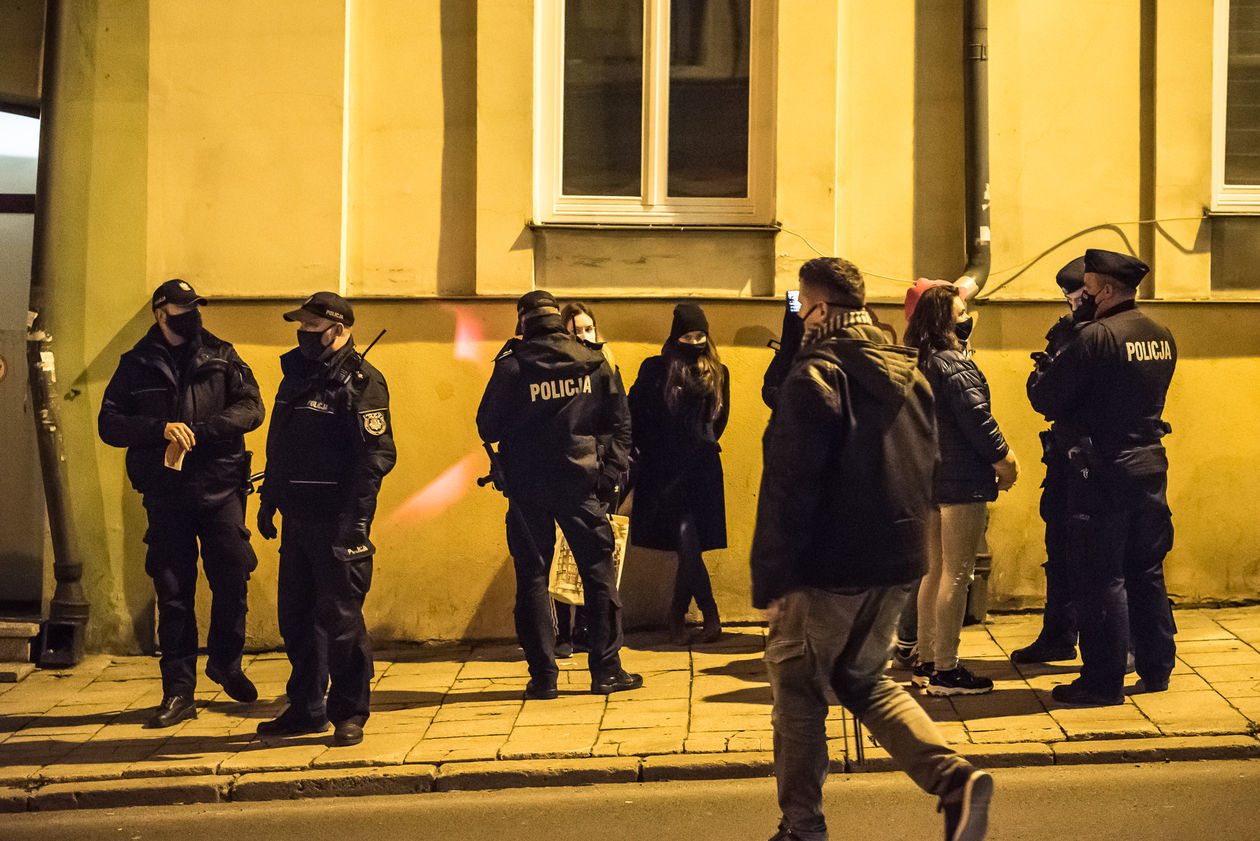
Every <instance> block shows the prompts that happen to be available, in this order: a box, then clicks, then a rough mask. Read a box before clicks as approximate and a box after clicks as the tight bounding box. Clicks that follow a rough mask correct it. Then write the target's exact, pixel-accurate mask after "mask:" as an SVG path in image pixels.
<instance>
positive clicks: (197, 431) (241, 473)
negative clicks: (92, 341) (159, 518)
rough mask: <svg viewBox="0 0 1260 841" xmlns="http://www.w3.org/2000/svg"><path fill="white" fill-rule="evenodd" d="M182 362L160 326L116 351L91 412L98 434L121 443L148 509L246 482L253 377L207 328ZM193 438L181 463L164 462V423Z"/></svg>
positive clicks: (257, 409) (197, 503)
mask: <svg viewBox="0 0 1260 841" xmlns="http://www.w3.org/2000/svg"><path fill="white" fill-rule="evenodd" d="M179 358H180V359H184V360H185V364H184V365H183V366H182V369H181V366H180V365H179V364H178V363H177V362H176V355H175V354H173V353H172V351H171V347H170V346H169V345H168V344H167V343H166V340H165V338H164V337H163V335H162V331H161V328H159V327H158V326H157V325H156V324H155V325H153V327H151V328H150V329H149V332H148V333H147V334H145V336H144V338H142V339H141V340H140V341H139V342H137V343H136V345H135V347H133V348H132V349H131V350H129V351H127V352H126V353H124V354H123V355H122V358H121V359H120V360H119V362H118V369H117V370H116V371H115V372H114V376H113V377H112V378H111V379H110V381H109V385H108V386H106V387H105V399H104V400H103V401H102V403H101V411H100V415H99V416H98V418H97V429H98V431H99V433H100V436H101V440H102V441H104V442H105V443H106V444H109V445H111V446H114V447H126V448H127V477H128V478H129V479H130V480H131V484H132V486H133V487H134V488H135V489H136V490H137V491H139V492H140V493H141V494H142V495H143V496H144V503H145V505H146V506H147V507H150V508H154V507H157V508H175V507H178V508H189V507H195V508H215V507H218V506H220V505H222V504H223V503H224V502H226V501H227V500H228V499H229V498H230V497H231V496H232V495H233V494H239V493H243V492H244V489H245V488H246V486H247V485H248V481H249V453H247V452H246V451H245V433H246V432H249V431H250V430H253V429H257V428H258V426H259V425H261V424H262V421H263V404H262V400H261V398H260V397H259V394H258V383H257V382H256V381H255V380H254V374H253V372H252V371H251V370H250V369H249V366H248V365H246V364H245V362H244V361H243V360H242V359H241V358H240V356H238V355H237V353H236V349H235V348H233V347H232V345H230V344H228V343H227V342H225V341H223V340H222V339H219V338H217V337H216V336H214V335H212V334H211V333H210V332H208V331H206V330H202V331H201V334H200V336H199V337H197V338H196V339H193V340H192V341H191V342H190V343H189V348H188V350H187V351H186V352H184V353H182V354H179ZM177 422H182V423H185V424H187V425H188V426H189V427H190V428H191V429H192V432H193V435H194V436H195V437H196V444H195V446H194V447H193V448H192V449H191V450H189V451H188V453H187V454H186V456H185V457H184V463H183V465H182V469H181V470H172V469H171V468H168V467H166V466H165V454H166V447H167V445H168V444H169V443H170V442H169V441H167V440H166V438H165V435H164V433H165V429H166V424H168V423H177Z"/></svg>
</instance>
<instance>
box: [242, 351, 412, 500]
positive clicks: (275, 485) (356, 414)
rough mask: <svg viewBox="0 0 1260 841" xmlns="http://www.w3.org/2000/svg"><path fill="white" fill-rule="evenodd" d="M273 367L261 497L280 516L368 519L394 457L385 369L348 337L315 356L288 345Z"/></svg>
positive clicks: (395, 452)
mask: <svg viewBox="0 0 1260 841" xmlns="http://www.w3.org/2000/svg"><path fill="white" fill-rule="evenodd" d="M280 370H281V371H282V372H283V373H284V378H283V379H282V380H281V381H280V388H279V389H278V390H277V391H276V405H275V408H274V409H273V410H272V414H271V426H270V427H269V428H268V429H267V478H266V480H265V481H264V482H263V486H262V497H263V500H264V501H266V502H268V503H270V504H272V505H275V506H276V508H278V509H279V511H280V513H281V514H284V515H285V516H286V517H287V516H290V515H297V516H299V517H306V518H321V519H325V518H326V519H328V520H329V521H330V522H331V521H340V522H343V523H344V522H345V521H347V520H366V521H367V522H368V523H369V524H370V523H371V521H372V518H373V517H374V516H375V514H376V496H377V494H378V493H380V490H381V480H382V479H383V478H384V477H385V474H386V473H388V472H389V471H390V470H391V469H392V468H393V466H394V462H395V460H396V459H397V451H396V449H395V447H394V429H393V423H392V421H391V419H390V414H389V388H388V386H387V385H386V384H385V377H384V375H382V374H381V372H380V371H378V370H376V368H375V367H373V366H372V364H371V363H370V362H368V361H367V360H365V359H364V358H363V357H362V356H360V355H359V353H358V352H357V351H356V350H355V349H354V343H353V341H351V342H348V343H347V344H345V345H344V346H343V347H342V348H341V349H340V350H338V351H337V352H336V353H334V354H333V355H332V356H331V357H330V358H329V359H327V360H323V361H318V362H312V361H311V360H309V359H307V358H306V357H304V356H302V353H301V351H300V350H298V349H297V348H294V349H293V350H291V351H289V352H288V353H285V354H284V355H283V356H281V357H280Z"/></svg>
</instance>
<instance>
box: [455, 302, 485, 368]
mask: <svg viewBox="0 0 1260 841" xmlns="http://www.w3.org/2000/svg"><path fill="white" fill-rule="evenodd" d="M482 339H483V337H482V335H481V325H480V324H479V323H478V322H477V320H476V319H475V318H473V317H472V316H471V315H469V314H468V311H467V310H465V309H464V308H463V307H456V308H455V349H454V354H455V358H456V359H466V360H468V361H469V362H485V361H486V360H485V352H484V351H483V350H482V348H481V342H482Z"/></svg>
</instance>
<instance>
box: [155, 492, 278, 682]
mask: <svg viewBox="0 0 1260 841" xmlns="http://www.w3.org/2000/svg"><path fill="white" fill-rule="evenodd" d="M146 508H147V511H148V515H149V529H148V531H147V532H146V533H145V535H144V542H145V543H147V544H148V547H149V548H148V552H147V553H146V555H145V562H144V569H145V572H147V573H148V574H149V576H150V577H151V578H152V579H153V589H154V590H155V591H156V593H157V608H158V629H157V630H158V645H159V646H160V647H161V649H162V657H161V659H160V660H159V661H158V662H159V667H160V668H161V671H162V694H163V695H191V694H192V692H193V690H194V689H195V688H196V686H197V639H198V637H197V612H196V598H197V555H198V543H200V554H201V564H202V567H203V568H204V569H205V571H206V581H207V582H208V583H209V584H210V629H209V632H208V634H207V637H206V649H207V652H208V659H209V661H210V663H212V664H213V665H214V666H215V667H216V668H219V669H222V670H223V671H228V672H230V671H234V670H235V669H238V668H240V665H241V652H242V651H243V650H244V648H245V611H246V589H247V585H248V582H249V574H250V573H251V572H253V571H254V568H255V567H256V566H258V559H257V558H256V557H255V556H254V550H253V547H251V546H250V545H249V530H248V529H246V528H245V505H244V500H243V499H242V498H241V497H239V496H233V497H232V498H231V499H229V500H228V501H227V502H225V503H223V504H222V505H220V506H219V507H217V508H209V509H190V510H184V509H168V508H161V507H157V506H153V507H149V506H146Z"/></svg>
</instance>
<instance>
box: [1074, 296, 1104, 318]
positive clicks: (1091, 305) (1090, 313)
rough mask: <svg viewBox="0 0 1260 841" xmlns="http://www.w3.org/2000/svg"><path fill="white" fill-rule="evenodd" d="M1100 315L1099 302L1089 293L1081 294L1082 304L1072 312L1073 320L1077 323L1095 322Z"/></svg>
mask: <svg viewBox="0 0 1260 841" xmlns="http://www.w3.org/2000/svg"><path fill="white" fill-rule="evenodd" d="M1097 313H1098V301H1097V300H1096V299H1095V298H1094V296H1093V295H1091V294H1089V293H1088V292H1082V293H1081V302H1080V303H1079V304H1077V305H1076V309H1074V310H1072V320H1073V321H1075V322H1076V323H1078V324H1079V323H1081V322H1083V321H1093V320H1094V316H1095V315H1096V314H1097Z"/></svg>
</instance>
